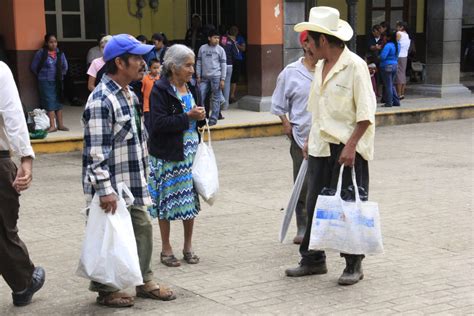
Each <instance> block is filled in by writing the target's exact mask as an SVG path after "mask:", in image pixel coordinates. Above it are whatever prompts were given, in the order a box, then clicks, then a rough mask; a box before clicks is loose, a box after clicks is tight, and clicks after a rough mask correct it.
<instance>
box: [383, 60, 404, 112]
mask: <svg viewBox="0 0 474 316" xmlns="http://www.w3.org/2000/svg"><path fill="white" fill-rule="evenodd" d="M397 67H398V65H387V66H385V67H383V68H382V71H381V76H382V81H383V85H384V87H385V89H384V100H385V105H386V106H400V99H399V97H398V94H397V90H396V89H395V86H394V85H393V83H394V80H395V76H396V75H397Z"/></svg>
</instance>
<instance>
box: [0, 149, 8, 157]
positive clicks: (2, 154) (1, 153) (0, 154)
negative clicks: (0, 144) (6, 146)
mask: <svg viewBox="0 0 474 316" xmlns="http://www.w3.org/2000/svg"><path fill="white" fill-rule="evenodd" d="M0 158H10V152H9V151H8V150H0Z"/></svg>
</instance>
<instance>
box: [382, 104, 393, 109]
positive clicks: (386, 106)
mask: <svg viewBox="0 0 474 316" xmlns="http://www.w3.org/2000/svg"><path fill="white" fill-rule="evenodd" d="M382 107H384V108H391V107H392V106H391V105H388V104H384V105H382Z"/></svg>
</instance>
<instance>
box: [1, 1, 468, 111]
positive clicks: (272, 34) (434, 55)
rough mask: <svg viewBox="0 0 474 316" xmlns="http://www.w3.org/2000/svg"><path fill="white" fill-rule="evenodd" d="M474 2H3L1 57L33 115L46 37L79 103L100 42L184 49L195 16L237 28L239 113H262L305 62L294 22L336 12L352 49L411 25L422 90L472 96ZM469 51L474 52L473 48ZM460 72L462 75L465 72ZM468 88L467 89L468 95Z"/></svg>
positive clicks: (362, 49)
mask: <svg viewBox="0 0 474 316" xmlns="http://www.w3.org/2000/svg"><path fill="white" fill-rule="evenodd" d="M473 2H474V0H464V2H463V1H462V0H436V1H434V0H239V1H232V0H160V1H158V0H67V1H65V0H0V8H1V9H0V39H1V41H0V50H1V51H0V58H2V59H4V60H6V61H7V63H8V64H9V65H10V67H11V68H12V70H13V72H14V74H15V78H16V80H17V84H18V87H19V90H20V96H21V98H22V102H23V104H24V106H25V108H26V109H31V108H33V107H37V105H38V96H37V92H36V81H35V78H34V76H33V75H32V73H31V72H30V70H29V66H30V63H31V60H32V57H33V55H34V53H35V52H36V50H37V49H39V48H40V47H41V46H42V43H43V37H44V35H45V34H46V32H49V33H55V34H57V37H58V41H59V47H60V49H62V50H63V51H64V52H65V54H66V56H67V58H68V60H69V63H70V66H71V67H70V68H71V70H70V72H69V74H68V80H69V83H70V87H69V90H70V91H69V92H70V93H71V94H73V95H74V96H77V97H79V98H82V99H85V98H86V97H87V88H86V80H87V78H86V74H85V73H86V62H85V58H86V54H87V51H88V49H89V48H91V47H93V46H95V45H97V36H98V34H118V33H129V34H132V35H135V36H136V35H139V34H143V35H145V36H147V37H148V38H150V37H151V35H152V34H153V33H155V32H163V33H165V34H166V35H167V37H168V39H169V40H170V42H171V43H180V42H183V39H184V36H185V33H186V30H187V28H188V27H189V26H190V20H191V16H192V14H194V13H197V14H199V15H200V16H201V19H202V23H203V25H206V24H212V25H214V26H215V27H216V28H218V29H222V30H225V29H226V28H228V27H229V26H231V25H237V26H238V27H239V29H240V32H241V33H242V34H243V35H244V37H245V38H246V40H247V51H246V53H245V60H246V62H245V65H246V76H245V78H246V82H247V95H246V96H245V97H244V98H242V99H241V100H240V101H239V107H241V108H244V109H248V110H254V111H266V110H268V109H269V108H270V96H271V94H272V92H273V88H274V86H275V82H276V78H277V75H278V73H279V72H280V71H281V69H282V68H283V67H284V66H285V65H286V64H288V63H290V62H292V61H294V60H295V59H296V58H298V57H299V56H300V55H301V49H300V47H299V43H298V36H297V34H296V33H295V32H294V31H293V26H294V24H296V23H298V22H301V21H304V20H306V19H307V15H308V12H309V9H310V8H311V7H312V6H315V5H318V6H321V5H326V6H332V7H335V8H337V9H338V10H339V11H340V13H341V18H342V19H346V20H348V21H349V22H350V23H351V24H352V25H353V27H354V30H355V33H356V36H355V37H354V41H353V42H351V43H349V47H351V49H353V50H355V51H356V52H357V53H358V54H359V55H360V56H364V55H365V53H366V51H367V44H366V42H367V36H368V34H370V29H371V27H372V25H374V24H378V23H380V22H382V21H387V22H390V25H392V26H394V25H395V22H396V21H398V20H404V21H406V22H408V24H409V25H410V32H409V33H410V35H411V36H412V39H413V40H414V41H415V43H416V57H417V59H418V60H419V61H421V62H423V63H425V64H426V84H427V85H428V86H426V87H423V88H422V89H421V90H422V91H423V92H426V93H429V94H430V95H437V96H447V95H449V94H451V93H457V94H459V93H468V92H469V90H467V89H463V87H462V86H461V85H459V76H460V70H461V69H462V70H469V69H471V67H473V68H474V65H470V64H469V62H470V60H468V59H466V57H465V56H466V53H465V52H466V50H467V49H469V48H470V47H472V44H471V41H472V38H473V29H474V9H473V8H474V3H473ZM471 49H473V48H471ZM461 64H462V67H461ZM466 90H467V91H466Z"/></svg>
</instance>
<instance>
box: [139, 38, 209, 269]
mask: <svg viewBox="0 0 474 316" xmlns="http://www.w3.org/2000/svg"><path fill="white" fill-rule="evenodd" d="M193 73H194V52H193V51H192V50H191V49H189V48H188V47H186V46H184V45H179V44H176V45H173V46H171V47H170V48H169V49H168V52H167V53H166V55H165V57H164V61H163V65H162V71H161V78H160V80H158V81H156V82H155V85H154V87H153V90H152V92H151V95H150V141H149V147H150V148H149V152H150V174H149V177H148V188H149V191H150V194H151V196H152V199H153V205H152V206H151V207H150V208H149V212H150V214H151V216H152V217H155V218H156V217H158V222H159V225H160V231H161V241H162V250H161V262H162V263H163V264H164V265H166V266H169V267H178V266H180V265H181V263H180V262H179V260H178V259H177V258H176V257H175V256H174V254H173V249H172V247H171V244H170V240H169V237H170V221H172V220H182V221H183V226H184V246H183V255H184V258H183V259H184V261H186V262H187V263H189V264H196V263H198V262H199V257H198V256H196V255H195V254H194V252H193V248H192V235H193V225H194V218H195V217H196V215H197V214H198V212H199V210H200V204H199V198H198V195H197V193H196V190H195V189H194V186H193V178H192V172H191V171H192V170H191V169H192V165H193V160H194V156H195V154H196V150H197V146H198V144H199V133H198V131H197V128H198V127H200V126H203V125H204V124H205V121H204V119H205V117H206V112H205V109H204V107H202V106H198V105H199V104H201V99H200V96H199V94H198V91H197V90H196V88H195V87H194V86H193V85H191V84H190V81H191V78H192V75H193Z"/></svg>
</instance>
